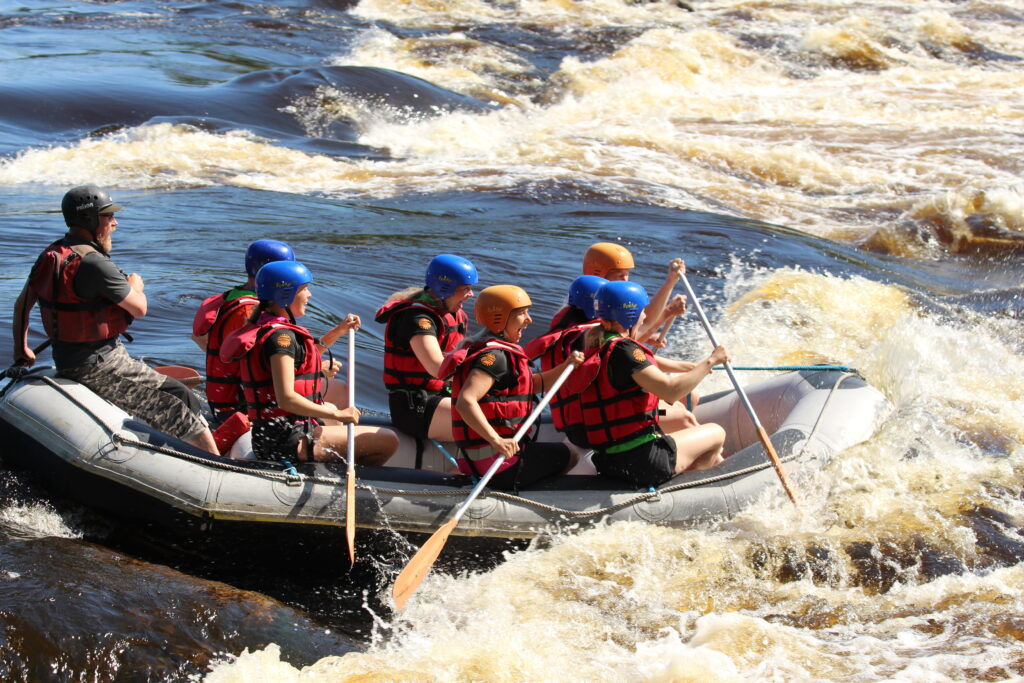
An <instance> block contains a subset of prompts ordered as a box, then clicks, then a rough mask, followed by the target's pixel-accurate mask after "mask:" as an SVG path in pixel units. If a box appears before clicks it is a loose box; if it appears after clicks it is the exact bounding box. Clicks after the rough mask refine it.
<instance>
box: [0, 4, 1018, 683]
mask: <svg viewBox="0 0 1024 683" xmlns="http://www.w3.org/2000/svg"><path fill="white" fill-rule="evenodd" d="M690 7H691V8H692V10H693V11H688V10H687V8H686V7H682V6H679V5H677V4H676V3H673V2H646V3H645V2H636V3H630V2H624V1H623V0H509V1H504V0H502V1H498V0H491V1H481V0H450V1H448V2H437V1H435V0H362V1H361V2H345V1H344V0H293V1H289V2H280V3H277V4H257V3H250V2H244V1H243V2H238V1H231V2H214V1H211V2H189V1H181V2H179V1H176V0H171V1H169V2H152V1H151V0H123V1H116V0H115V1H110V2H94V3H93V2H72V3H65V2H56V3H55V2H44V1H43V0H25V1H19V2H13V1H11V0H0V245H2V247H3V251H4V253H5V258H4V259H3V265H2V266H0V300H3V301H7V302H9V305H12V304H13V301H14V298H15V296H16V295H17V292H18V291H19V290H20V288H21V285H22V283H23V281H24V278H25V276H26V275H27V272H28V268H29V266H30V264H31V262H32V260H33V258H34V257H35V255H36V254H37V253H38V252H39V251H40V250H41V249H42V248H43V246H45V244H47V243H48V242H49V241H50V240H52V239H55V238H56V237H57V236H59V235H60V234H61V232H62V231H63V226H62V221H61V218H60V214H59V202H60V197H61V196H62V194H63V193H64V191H66V189H68V188H69V187H71V186H73V185H76V184H82V183H95V184H99V185H103V186H105V187H107V188H109V189H110V191H111V193H112V194H113V195H114V197H115V199H116V200H117V201H118V202H119V203H122V204H124V205H125V206H126V207H127V208H126V209H125V210H124V212H123V213H122V214H120V215H119V220H120V228H119V230H118V232H117V234H116V235H115V236H114V238H115V254H114V255H115V260H116V261H117V262H118V264H119V265H121V266H122V267H123V268H125V269H126V270H130V271H137V272H139V273H140V274H142V275H143V277H144V278H145V280H146V294H147V295H148V297H149V302H150V312H149V315H148V316H147V317H146V318H145V319H143V320H139V321H137V322H136V324H135V326H134V330H135V332H136V341H135V343H134V344H133V345H132V346H131V351H132V353H133V354H135V355H142V356H145V357H147V358H149V359H152V360H153V361H155V362H160V363H164V364H184V365H191V366H193V367H199V366H200V364H201V360H202V359H201V356H200V353H199V352H198V350H197V349H196V348H195V347H194V346H192V344H191V342H190V341H189V340H188V331H189V324H190V320H191V317H192V313H193V311H194V309H195V307H196V305H197V304H198V302H199V301H200V300H201V299H202V298H203V297H205V296H207V295H209V294H211V293H214V292H217V291H221V290H222V289H224V288H226V286H227V285H229V284H231V283H233V282H235V281H237V280H239V279H240V274H241V271H242V258H241V256H242V253H243V252H244V249H245V246H246V245H247V244H248V243H249V242H250V241H252V240H253V239H256V238H259V237H274V238H278V239H283V240H286V241H288V242H289V243H290V244H292V246H293V247H294V248H295V250H296V252H297V254H298V256H299V258H300V259H301V260H302V261H304V262H305V263H306V264H307V265H309V266H310V268H311V269H312V271H313V272H314V275H315V277H316V282H315V285H314V299H313V311H312V312H311V314H310V315H309V316H308V317H307V318H306V320H305V322H306V323H307V325H308V326H309V327H311V328H312V329H313V330H314V331H316V330H318V329H321V328H325V327H326V325H327V324H328V323H329V322H330V321H332V320H336V319H337V318H338V316H341V315H344V314H345V313H346V312H354V313H358V314H359V315H361V316H362V318H363V320H364V321H365V322H366V323H367V324H366V328H365V332H364V333H363V334H360V335H359V342H358V350H357V366H358V369H357V391H356V397H357V403H358V404H359V405H360V406H362V407H364V408H366V409H370V410H374V409H376V410H383V409H384V408H385V407H386V397H385V394H384V392H383V387H382V385H381V382H380V376H379V368H380V363H381V356H382V342H381V333H382V329H381V327H380V326H379V325H376V324H373V323H372V322H370V320H371V319H372V313H373V311H374V310H375V309H376V307H377V306H378V305H379V304H380V303H381V302H383V300H384V299H385V298H386V296H387V295H388V294H390V293H391V292H392V291H394V290H396V289H400V288H402V287H404V286H406V285H409V284H415V283H416V282H417V281H418V280H419V278H420V277H421V274H422V272H423V269H424V267H425V265H426V263H427V261H428V260H429V258H430V257H432V256H433V255H434V254H437V253H440V252H454V253H458V254H461V255H464V256H467V257H469V258H471V259H472V260H473V261H474V262H475V263H476V265H477V266H478V268H479V270H480V273H481V284H482V285H489V284H498V283H503V282H510V283H515V284H519V285H521V286H523V287H524V288H526V289H527V291H528V292H529V293H530V295H531V296H532V298H533V300H534V302H535V307H534V312H535V313H536V314H537V315H536V316H535V317H536V318H537V319H538V321H540V320H546V319H548V317H549V316H550V314H551V313H552V312H553V311H554V310H555V309H556V307H557V306H558V305H559V302H560V301H561V300H562V298H563V297H564V293H565V290H566V287H567V285H568V283H569V282H570V281H571V280H572V278H573V277H575V275H576V274H578V272H579V263H580V258H581V256H582V253H583V251H584V249H585V248H586V246H587V245H589V244H590V243H592V242H594V241H598V240H615V241H621V242H622V243H623V244H625V245H627V246H628V247H629V248H630V249H631V250H632V252H633V254H634V255H635V256H636V259H637V270H636V274H635V276H634V278H633V279H635V280H637V281H639V282H641V283H642V284H645V285H646V286H647V287H648V288H649V289H650V288H654V287H656V286H657V285H658V284H659V283H660V281H661V279H662V277H663V276H664V268H665V264H666V263H667V262H668V261H669V260H670V259H671V258H672V257H675V256H681V257H683V258H684V259H685V260H686V262H687V265H688V268H689V270H690V273H691V276H690V277H691V281H692V282H693V284H694V287H695V289H696V290H697V294H698V296H700V297H701V301H702V303H703V305H704V307H705V309H706V310H707V311H708V313H709V315H710V317H711V318H712V320H713V322H714V324H715V326H716V328H717V332H718V334H719V336H720V337H721V338H722V340H723V342H724V343H725V344H727V345H728V346H729V347H730V349H731V350H732V353H733V357H734V359H735V362H736V364H737V365H776V364H789V363H809V362H821V361H826V362H836V363H843V364H847V365H852V366H854V367H856V368H858V369H859V370H860V371H861V372H862V373H863V375H864V376H865V377H866V378H867V380H868V381H869V382H871V383H872V384H873V385H875V386H876V387H878V388H879V389H881V390H882V391H883V392H884V393H885V394H886V395H887V396H888V398H889V399H890V400H891V401H892V403H893V405H894V408H895V409H894V411H893V413H892V415H891V417H890V418H889V419H888V420H887V421H886V422H885V424H883V425H882V427H881V429H880V431H879V432H878V433H877V434H876V435H875V436H874V437H873V438H872V439H871V440H869V441H868V442H866V443H864V444H862V445H860V446H857V447H855V448H852V449H850V450H848V451H847V452H844V453H842V454H840V455H839V456H838V457H837V458H836V459H835V460H834V461H833V462H832V463H831V464H830V465H829V466H828V467H826V468H825V469H823V470H822V471H820V472H818V473H816V474H815V475H814V476H813V477H812V478H810V479H804V480H800V481H798V482H797V485H798V488H799V492H800V495H801V498H802V501H803V505H804V508H805V509H806V510H807V513H808V514H807V515H806V516H805V517H803V518H801V517H800V516H799V515H797V513H796V512H795V511H794V509H793V507H792V506H791V505H790V504H789V502H788V501H787V499H786V498H785V496H784V495H783V494H782V492H781V488H780V489H779V490H778V491H771V492H769V495H767V496H766V497H765V498H764V499H763V500H761V501H759V502H758V503H757V504H756V505H754V506H753V507H751V508H750V509H748V510H746V511H745V512H743V513H742V514H741V515H739V516H738V517H737V518H735V519H733V520H730V521H728V522H722V523H718V524H714V525H707V526H703V527H699V528H695V529H692V530H688V531H679V530H669V529H665V528H660V527H655V526H648V525H634V524H616V525H609V526H605V527H601V528H597V529H592V530H589V531H585V532H583V533H579V534H575V535H567V536H564V537H555V538H550V539H546V541H545V542H544V543H542V544H536V545H534V546H531V547H528V548H516V549H509V550H507V551H506V552H505V553H504V554H496V553H491V554H490V555H488V556H487V557H482V558H480V559H479V560H477V561H467V562H465V563H463V562H449V563H448V564H447V566H445V567H444V570H443V571H436V572H434V573H433V574H431V576H430V577H428V579H427V580H426V582H425V583H424V584H423V586H422V587H421V589H420V591H419V592H418V593H417V595H416V597H415V599H414V600H413V601H412V602H411V603H410V604H409V606H408V607H407V608H406V609H405V610H404V611H403V612H402V613H401V615H400V616H396V615H394V614H392V613H391V612H390V610H389V609H388V608H387V597H386V596H387V589H388V586H389V583H390V581H391V580H392V579H393V576H394V573H395V572H396V571H397V569H398V568H400V562H397V563H396V562H395V561H394V559H393V558H392V559H391V560H389V559H387V555H388V554H389V553H387V552H384V551H383V550H381V552H379V553H377V552H375V551H374V549H373V546H372V545H369V546H367V547H366V548H364V549H363V553H364V554H365V556H366V559H365V560H364V562H362V563H360V564H358V565H357V569H356V570H353V571H352V572H351V573H346V572H345V571H343V570H338V571H333V568H332V567H330V566H317V567H309V566H304V565H303V563H302V561H301V559H300V558H295V562H294V566H293V571H291V572H288V571H285V572H283V573H278V574H269V575H268V574H267V573H264V572H262V571H261V570H260V568H259V567H258V566H255V565H254V566H252V567H248V568H247V567H241V568H239V567H235V568H233V569H231V570H220V569H216V568H212V567H210V566H207V565H206V564H203V563H199V562H196V561H194V560H189V559H188V557H187V553H184V552H183V553H182V554H181V556H179V557H174V556H173V554H172V556H171V557H170V558H168V555H167V553H166V552H159V551H157V550H154V549H147V548H146V547H145V546H144V545H140V544H138V543H137V542H136V541H137V539H133V538H124V537H123V536H120V535H119V534H118V533H117V531H116V529H114V528H112V527H110V526H109V525H108V524H107V522H106V520H103V519H100V518H97V517H96V516H94V515H93V513H91V512H90V511H89V510H84V509H81V508H78V507H76V506H74V505H72V504H70V503H68V502H66V501H62V500H59V499H55V498H53V497H51V496H49V495H48V494H47V493H46V492H45V491H43V490H41V489H38V488H37V487H36V486H35V485H34V483H33V482H32V481H31V480H30V479H29V478H28V477H27V476H26V475H24V474H23V473H20V472H14V471H6V470H4V471H0V623H2V625H3V628H2V630H0V676H2V677H3V678H5V679H13V680H98V679H112V678H113V679H120V680H186V679H189V680H202V679H205V680H209V681H235V680H238V681H241V680H281V681H288V680H300V679H301V680H304V681H307V680H309V681H320V680H346V679H351V680H446V681H447V680H466V681H470V680H508V681H520V680H552V681H561V680H580V679H583V680H631V681H634V680H654V681H666V680H701V681H705V680H716V681H741V680H744V681H745V680H769V679H770V680H833V681H843V680H858V681H862V680H901V681H945V680H988V681H996V680H1014V679H1016V680H1019V679H1020V677H1022V676H1024V599H1022V597H1021V596H1022V588H1024V535H1022V534H1024V532H1022V527H1024V487H1022V476H1024V445H1022V444H1024V395H1022V394H1024V390H1022V382H1021V379H1022V377H1024V334H1022V323H1021V315H1022V313H1024V299H1022V294H1024V290H1022V275H1021V273H1022V267H1021V265H1022V255H1024V133H1022V130H1024V128H1022V124H1024V2H1021V1H1020V0H1002V1H1000V0H987V1H986V0H959V1H956V2H941V1H938V0H931V1H926V0H922V1H910V2H899V3H896V2H892V1H891V0H865V1H864V2H858V3H848V2H825V1H821V2H756V1H750V0H747V1H743V0H720V1H717V2H713V1H708V2H704V1H701V0H690ZM8 321H9V316H4V319H3V323H2V324H3V333H4V334H9V329H10V327H9V322H8ZM539 324H540V323H539V322H538V323H537V325H539ZM33 331H34V334H35V335H36V336H34V337H33V339H34V340H35V341H38V340H39V339H40V337H39V336H38V332H39V326H38V319H36V322H35V323H34V326H33ZM534 331H536V330H534ZM527 336H528V337H529V336H531V335H530V331H528V333H527ZM708 349H709V346H708V342H707V340H706V338H705V337H704V335H703V332H702V330H701V329H700V326H699V325H698V324H697V322H696V320H695V319H694V318H693V316H692V315H691V316H690V317H689V318H688V319H687V321H686V322H685V323H683V324H677V325H676V326H675V327H674V332H673V335H672V337H671V338H670V343H669V353H670V354H675V355H677V356H678V357H683V358H698V357H700V356H701V354H704V353H706V352H707V351H708ZM5 357H6V358H9V356H5ZM757 374H758V373H754V372H748V373H740V375H741V378H742V379H743V380H744V381H753V380H755V379H757V376H756V375H757ZM708 383H709V384H708V385H707V390H708V391H710V390H713V389H716V388H726V387H727V385H728V380H727V378H726V377H725V376H724V373H716V375H714V376H712V377H711V378H710V379H709V380H708ZM3 448H4V447H3V446H0V454H2V452H3ZM393 541H394V539H391V540H388V539H382V540H381V545H382V546H384V545H388V543H391V544H392V545H394V543H393ZM366 543H368V544H369V543H372V539H367V541H366ZM399 546H400V543H399ZM342 548H343V546H339V555H340V554H341V552H342V550H341V549H342ZM408 550H409V549H408V547H404V548H403V547H401V546H400V547H399V549H398V554H399V559H401V556H402V555H401V554H402V553H403V552H405V553H407V552H408ZM266 553H267V555H268V556H272V555H273V554H274V548H273V547H272V546H271V547H267V548H266ZM406 556H407V555H406ZM328 564H330V563H329V562H328ZM360 565H361V566H360Z"/></svg>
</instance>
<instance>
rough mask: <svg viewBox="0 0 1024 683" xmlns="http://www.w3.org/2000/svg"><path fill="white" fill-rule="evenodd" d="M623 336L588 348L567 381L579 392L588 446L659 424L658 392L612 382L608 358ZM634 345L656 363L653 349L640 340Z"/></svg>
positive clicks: (604, 444) (627, 436)
mask: <svg viewBox="0 0 1024 683" xmlns="http://www.w3.org/2000/svg"><path fill="white" fill-rule="evenodd" d="M624 339H628V337H613V338H611V339H609V340H608V341H606V342H605V343H604V344H603V345H602V346H601V347H600V348H598V349H588V350H587V352H586V360H584V361H583V364H582V365H580V367H579V368H578V369H577V370H576V372H574V373H573V375H572V376H570V378H569V381H567V382H566V384H570V385H571V387H570V390H571V391H572V392H573V393H577V394H578V397H577V400H578V402H579V409H580V411H581V414H582V417H583V424H584V427H585V429H584V430H583V431H582V433H581V436H582V437H583V439H584V441H585V445H586V447H588V448H593V449H595V450H599V451H601V450H606V449H608V448H611V447H612V446H616V445H618V444H622V443H625V442H627V441H629V440H630V439H634V438H636V437H638V436H641V435H643V434H644V433H646V432H649V431H652V430H655V429H657V428H658V416H659V413H658V397H657V396H655V395H654V394H652V393H650V392H648V391H645V390H644V389H642V388H641V387H640V386H639V385H637V384H634V385H633V386H632V387H630V388H629V389H626V390H624V391H620V390H619V389H616V388H615V387H614V386H612V383H611V379H610V377H609V372H608V362H609V360H610V359H611V355H612V350H613V349H614V348H615V347H616V346H617V345H618V344H619V343H620V342H621V341H622V340H624ZM634 341H635V340H634ZM637 347H639V348H640V349H642V350H643V353H644V355H645V356H646V357H647V359H648V360H649V361H650V362H651V363H653V364H654V365H655V366H657V364H658V363H657V361H656V360H655V359H654V352H653V351H651V350H650V349H648V348H647V347H646V346H644V345H643V344H640V343H637Z"/></svg>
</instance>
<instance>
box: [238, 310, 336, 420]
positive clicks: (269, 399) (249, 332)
mask: <svg viewBox="0 0 1024 683" xmlns="http://www.w3.org/2000/svg"><path fill="white" fill-rule="evenodd" d="M281 330H292V331H294V332H295V333H296V336H297V337H298V339H299V343H300V344H302V347H303V349H304V350H305V359H304V360H303V363H302V365H301V366H299V367H297V368H295V391H296V392H297V393H299V394H300V395H301V396H303V397H304V398H307V399H309V400H310V401H313V402H314V403H323V393H322V391H321V386H322V380H323V374H322V373H321V369H322V367H321V360H320V353H319V352H318V351H317V348H316V342H315V341H313V335H311V334H310V333H309V331H308V330H306V328H305V327H302V326H301V325H296V324H295V323H292V322H289V321H288V319H287V318H283V317H281V316H276V315H271V314H269V313H265V314H263V315H262V316H260V319H259V320H257V321H256V322H255V323H246V324H245V325H244V326H242V327H241V328H239V329H237V330H235V331H234V332H232V333H231V334H229V335H228V337H227V339H225V340H224V345H223V346H221V349H220V358H221V360H223V361H225V362H232V361H234V362H237V363H238V372H239V375H240V376H241V379H242V392H243V393H244V394H245V403H246V406H247V410H246V414H247V415H248V417H249V419H250V420H252V421H253V422H256V421H257V420H270V419H272V418H275V417H287V418H290V419H291V420H292V421H294V422H303V421H306V420H308V419H309V418H307V417H304V416H299V415H294V414H292V413H288V412H286V411H284V410H282V409H281V408H280V407H278V405H277V396H276V395H275V393H274V376H273V374H272V373H271V371H270V366H269V365H268V364H267V363H266V361H265V360H264V357H263V345H264V344H266V343H268V341H269V340H270V337H271V336H273V334H274V333H275V332H279V331H281ZM270 343H272V342H270Z"/></svg>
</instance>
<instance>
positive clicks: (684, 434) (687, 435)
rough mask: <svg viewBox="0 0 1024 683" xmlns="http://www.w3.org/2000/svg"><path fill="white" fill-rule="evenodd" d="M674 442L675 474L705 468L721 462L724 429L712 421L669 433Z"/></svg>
mask: <svg viewBox="0 0 1024 683" xmlns="http://www.w3.org/2000/svg"><path fill="white" fill-rule="evenodd" d="M669 436H670V437H672V438H673V439H675V442H676V474H680V473H682V472H685V471H686V470H705V469H708V468H709V467H714V466H715V465H718V464H720V463H722V462H723V458H722V446H723V445H724V444H725V430H724V429H722V428H721V427H720V426H718V425H717V424H715V423H713V422H709V423H707V424H703V425H700V426H699V427H690V428H689V429H684V430H682V431H679V432H673V433H671V434H669Z"/></svg>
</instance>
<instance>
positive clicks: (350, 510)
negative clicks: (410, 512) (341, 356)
mask: <svg viewBox="0 0 1024 683" xmlns="http://www.w3.org/2000/svg"><path fill="white" fill-rule="evenodd" d="M348 405H349V407H350V408H354V407H355V405H356V331H355V330H354V329H352V328H351V327H350V328H349V330H348ZM346 444H347V446H348V458H347V461H348V472H347V473H346V481H345V538H346V539H347V540H348V559H349V562H353V563H354V562H355V561H356V435H355V426H354V425H353V423H351V422H349V423H348V439H347V441H346Z"/></svg>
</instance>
